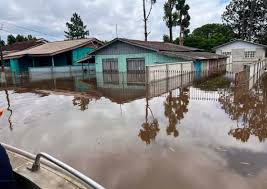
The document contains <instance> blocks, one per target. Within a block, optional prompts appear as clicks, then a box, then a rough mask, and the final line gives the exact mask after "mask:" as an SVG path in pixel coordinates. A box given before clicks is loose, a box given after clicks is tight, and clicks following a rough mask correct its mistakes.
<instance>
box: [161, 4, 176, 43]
mask: <svg viewBox="0 0 267 189" xmlns="http://www.w3.org/2000/svg"><path fill="white" fill-rule="evenodd" d="M176 4H177V0H168V1H167V2H166V3H165V4H164V17H163V20H164V21H165V23H166V26H167V27H168V28H169V40H168V41H169V42H172V41H173V27H175V26H176V25H177V21H178V12H177V11H176V10H175V6H176ZM165 39H167V38H165Z"/></svg>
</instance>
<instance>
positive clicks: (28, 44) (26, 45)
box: [3, 39, 48, 52]
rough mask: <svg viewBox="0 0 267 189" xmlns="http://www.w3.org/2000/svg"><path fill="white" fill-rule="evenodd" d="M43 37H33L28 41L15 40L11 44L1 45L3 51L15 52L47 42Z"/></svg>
mask: <svg viewBox="0 0 267 189" xmlns="http://www.w3.org/2000/svg"><path fill="white" fill-rule="evenodd" d="M47 42H48V41H46V40H45V39H33V40H29V41H23V42H16V43H13V44H11V45H6V46H4V47H3V51H7V52H16V51H22V50H25V49H29V48H32V47H36V46H39V45H42V44H45V43H47Z"/></svg>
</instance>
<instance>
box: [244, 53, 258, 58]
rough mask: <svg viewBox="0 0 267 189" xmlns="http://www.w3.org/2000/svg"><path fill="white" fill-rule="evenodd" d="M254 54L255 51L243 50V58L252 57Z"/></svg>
mask: <svg viewBox="0 0 267 189" xmlns="http://www.w3.org/2000/svg"><path fill="white" fill-rule="evenodd" d="M255 54H256V52H255V51H245V58H254V57H255Z"/></svg>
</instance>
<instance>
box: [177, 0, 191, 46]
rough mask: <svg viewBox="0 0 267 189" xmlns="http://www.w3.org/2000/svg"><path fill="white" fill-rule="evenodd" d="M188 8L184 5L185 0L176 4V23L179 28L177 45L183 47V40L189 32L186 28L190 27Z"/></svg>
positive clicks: (179, 0) (180, 0)
mask: <svg viewBox="0 0 267 189" xmlns="http://www.w3.org/2000/svg"><path fill="white" fill-rule="evenodd" d="M189 9H190V6H189V5H188V4H186V0H178V2H177V4H176V10H177V11H178V23H177V25H178V26H180V37H179V39H180V40H179V44H180V45H184V38H185V36H186V35H188V33H189V32H190V31H189V29H188V27H189V26H190V20H191V17H190V15H189Z"/></svg>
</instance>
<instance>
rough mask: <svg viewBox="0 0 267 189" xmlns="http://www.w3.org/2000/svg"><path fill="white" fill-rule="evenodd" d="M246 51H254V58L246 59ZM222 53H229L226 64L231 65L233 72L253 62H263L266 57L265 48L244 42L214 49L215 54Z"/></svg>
mask: <svg viewBox="0 0 267 189" xmlns="http://www.w3.org/2000/svg"><path fill="white" fill-rule="evenodd" d="M246 51H255V52H256V53H255V57H254V58H246V57H245V52H246ZM224 52H229V53H231V54H229V55H228V59H227V63H228V64H232V63H233V71H234V72H238V71H240V70H242V69H243V66H244V64H247V63H252V62H253V61H258V60H263V59H265V57H266V48H264V47H261V46H259V45H256V44H251V43H248V42H245V41H236V42H234V43H231V44H229V45H226V46H223V47H220V48H218V49H216V54H220V55H222V54H223V53H224Z"/></svg>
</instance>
